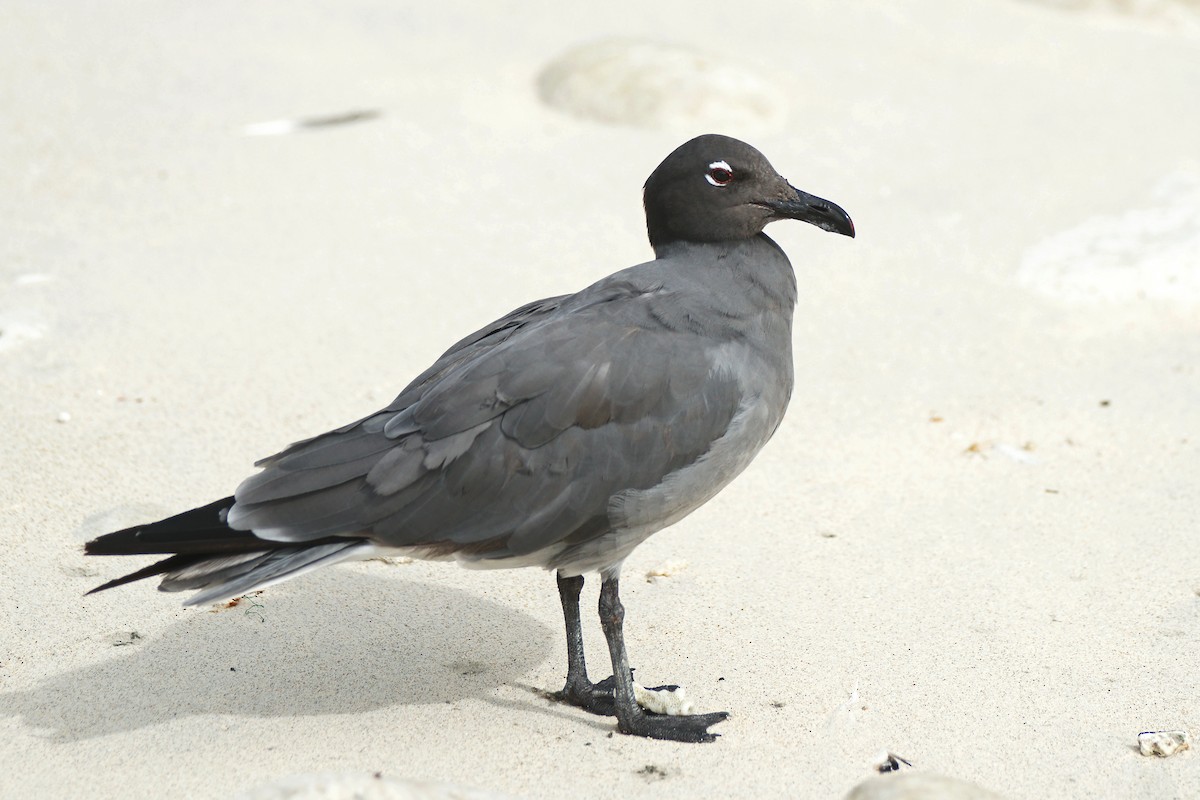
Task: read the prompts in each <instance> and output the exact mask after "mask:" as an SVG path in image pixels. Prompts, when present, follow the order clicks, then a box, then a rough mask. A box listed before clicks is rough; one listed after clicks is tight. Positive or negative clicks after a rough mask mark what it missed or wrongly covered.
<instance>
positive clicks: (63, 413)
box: [54, 411, 71, 422]
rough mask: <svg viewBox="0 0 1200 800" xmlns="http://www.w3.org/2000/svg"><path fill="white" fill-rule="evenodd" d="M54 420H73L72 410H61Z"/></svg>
mask: <svg viewBox="0 0 1200 800" xmlns="http://www.w3.org/2000/svg"><path fill="white" fill-rule="evenodd" d="M54 420H55V421H56V422H70V421H71V412H69V411H60V412H58V416H57V417H55V418H54Z"/></svg>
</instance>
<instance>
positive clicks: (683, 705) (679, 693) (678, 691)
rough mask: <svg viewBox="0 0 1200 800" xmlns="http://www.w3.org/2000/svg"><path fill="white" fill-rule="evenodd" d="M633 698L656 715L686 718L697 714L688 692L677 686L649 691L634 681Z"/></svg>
mask: <svg viewBox="0 0 1200 800" xmlns="http://www.w3.org/2000/svg"><path fill="white" fill-rule="evenodd" d="M633 696H634V699H636V700H637V704H638V705H639V706H641V707H642V708H644V709H646V710H647V711H652V712H654V713H655V714H665V715H667V716H668V717H684V716H688V715H689V714H695V713H696V704H695V703H693V702H692V701H691V699H690V698H688V696H687V691H686V690H685V689H684V688H683V687H682V686H676V687H675V688H674V689H647V688H646V687H645V686H642V685H641V684H640V683H638V682H637V681H634V682H633Z"/></svg>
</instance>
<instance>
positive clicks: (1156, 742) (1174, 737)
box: [1137, 731, 1192, 758]
mask: <svg viewBox="0 0 1200 800" xmlns="http://www.w3.org/2000/svg"><path fill="white" fill-rule="evenodd" d="M1137 741H1138V749H1139V750H1140V751H1141V753H1142V755H1144V756H1158V757H1160V758H1166V757H1167V756H1173V755H1175V754H1176V753H1178V752H1180V751H1182V750H1187V749H1188V748H1189V747H1191V746H1192V738H1191V736H1189V735H1188V732H1187V731H1142V732H1141V733H1139V734H1138V737H1137Z"/></svg>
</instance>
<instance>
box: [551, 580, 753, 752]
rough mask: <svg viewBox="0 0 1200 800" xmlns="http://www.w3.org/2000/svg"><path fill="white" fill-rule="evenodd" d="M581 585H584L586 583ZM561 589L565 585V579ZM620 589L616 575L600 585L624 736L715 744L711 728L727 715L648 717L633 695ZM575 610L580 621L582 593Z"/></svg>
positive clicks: (618, 720)
mask: <svg viewBox="0 0 1200 800" xmlns="http://www.w3.org/2000/svg"><path fill="white" fill-rule="evenodd" d="M580 584H581V585H582V580H581V581H580ZM559 585H560V586H561V585H562V584H561V579H560V583H559ZM619 588H620V587H619V583H618V579H617V576H616V575H606V576H605V577H604V582H603V583H602V584H601V585H600V625H601V627H602V628H604V637H605V638H606V639H607V640H608V652H609V655H610V656H612V667H613V676H614V678H615V684H616V685H615V687H614V694H615V698H614V699H615V703H616V712H617V727H618V728H619V729H620V731H621V732H622V733H628V734H632V735H634V736H648V737H650V738H652V739H670V740H673V741H678V742H711V741H713V740H714V739H716V738H717V734H715V733H709V732H708V728H709V726H710V725H715V724H717V723H718V722H721V721H722V720H724V719H726V718H728V717H729V715H728V714H727V713H725V712H724V711H718V712H716V713H713V714H693V715H686V716H677V717H671V716H663V715H659V714H647V713H646V712H645V711H643V710H642V707H641V706H639V705H638V704H637V699H636V698H635V696H634V692H633V675H631V674H630V671H629V656H628V655H627V654H626V653H625V629H624V625H625V607H624V606H623V605H621V597H620V592H619ZM565 597H566V596H565V595H564V600H563V609H564V612H565V609H566V605H567V602H566V599H565ZM575 606H576V619H578V606H579V594H578V592H576V594H575ZM567 627H568V633H567V641H568V643H569V642H570V640H571V635H570V631H569V628H570V622H569V621H568V623H567ZM568 646H569V645H568ZM582 663H583V654H582V648H580V664H582ZM568 682H569V681H568Z"/></svg>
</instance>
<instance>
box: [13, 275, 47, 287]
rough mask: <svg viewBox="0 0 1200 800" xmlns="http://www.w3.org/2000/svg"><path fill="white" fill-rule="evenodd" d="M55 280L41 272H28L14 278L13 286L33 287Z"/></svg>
mask: <svg viewBox="0 0 1200 800" xmlns="http://www.w3.org/2000/svg"><path fill="white" fill-rule="evenodd" d="M52 280H54V276H53V275H45V274H43V273H41V272H26V273H24V274H22V275H18V276H17V277H15V278H13V286H33V285H34V284H38V283H49V282H50V281H52Z"/></svg>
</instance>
